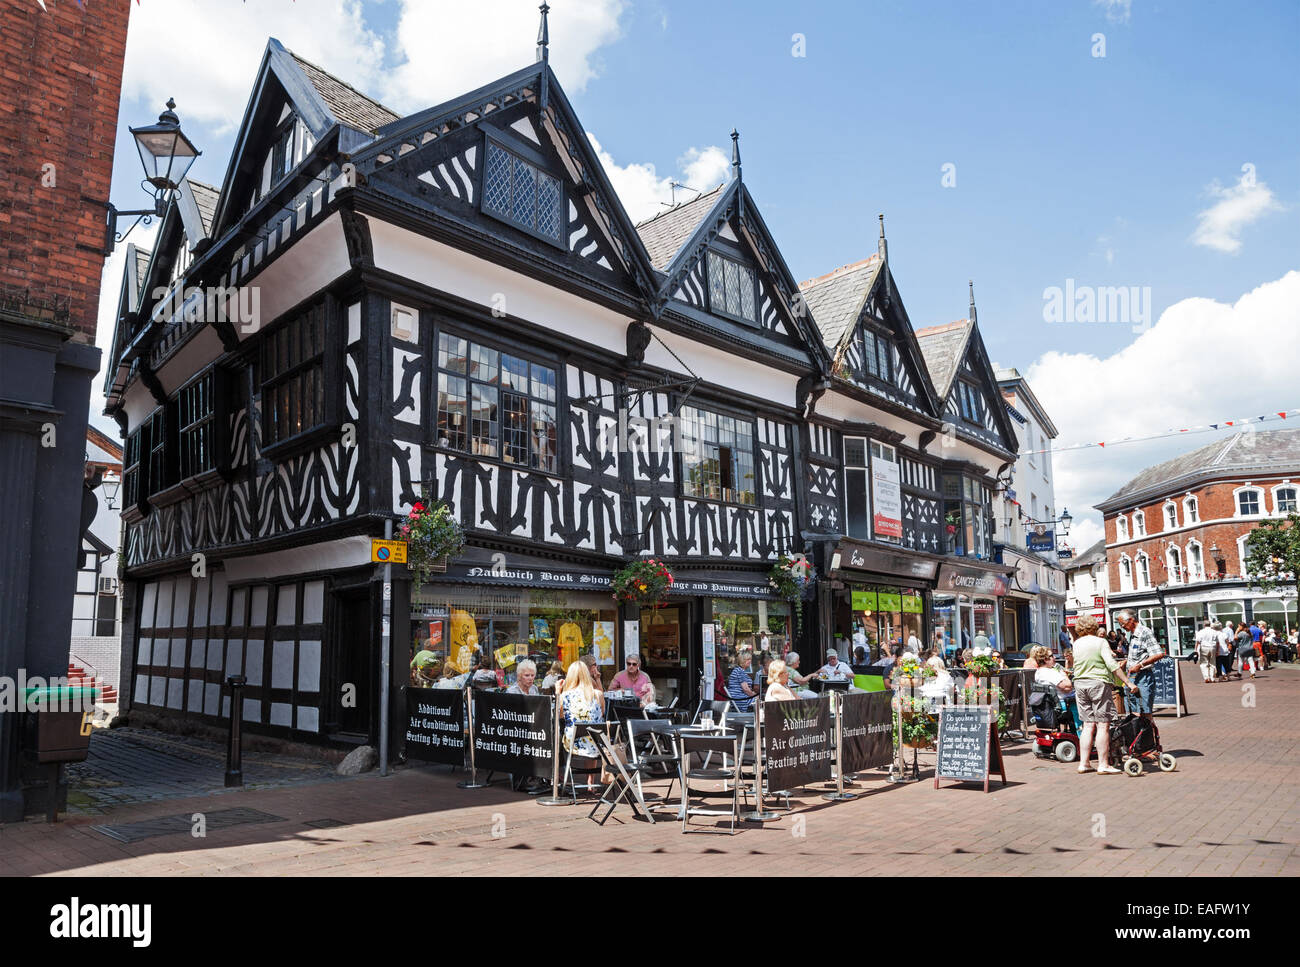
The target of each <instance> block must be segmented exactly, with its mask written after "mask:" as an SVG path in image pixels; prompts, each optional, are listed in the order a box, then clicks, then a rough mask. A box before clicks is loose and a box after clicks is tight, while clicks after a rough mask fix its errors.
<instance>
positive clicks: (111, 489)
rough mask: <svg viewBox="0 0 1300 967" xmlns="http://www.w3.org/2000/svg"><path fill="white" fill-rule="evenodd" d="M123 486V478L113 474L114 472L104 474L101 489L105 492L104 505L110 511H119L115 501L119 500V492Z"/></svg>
mask: <svg viewBox="0 0 1300 967" xmlns="http://www.w3.org/2000/svg"><path fill="white" fill-rule="evenodd" d="M121 486H122V478H121V477H119V476H118V475H117V474H115V473H113V471H111V470H110V471H109V472H108V473H106V474H104V479H103V481H101V483H100V487H101V488H102V489H103V491H104V504H105V506H106V507H107V508H108V509H109V510H117V504H115V503H114V501H115V500H117V492H118V490H119V489H120V488H121Z"/></svg>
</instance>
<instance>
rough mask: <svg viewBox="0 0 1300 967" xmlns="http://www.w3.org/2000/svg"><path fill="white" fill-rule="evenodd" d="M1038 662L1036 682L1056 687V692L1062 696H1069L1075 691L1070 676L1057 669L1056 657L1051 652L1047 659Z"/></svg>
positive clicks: (1035, 675) (1035, 673) (1035, 674)
mask: <svg viewBox="0 0 1300 967" xmlns="http://www.w3.org/2000/svg"><path fill="white" fill-rule="evenodd" d="M1038 661H1039V664H1038V668H1037V670H1035V672H1034V681H1035V682H1045V683H1046V684H1048V685H1055V686H1056V691H1057V693H1058V694H1060V695H1068V694H1069V693H1070V692H1072V691H1074V683H1073V682H1071V681H1070V679H1069V676H1067V675H1066V674H1065V672H1064V671H1062V670H1061V669H1059V668H1057V667H1056V656H1055V655H1053V654H1052V653H1051V652H1050V651H1049V652H1048V653H1047V655H1046V656H1045V657H1042V658H1040V659H1039V660H1038Z"/></svg>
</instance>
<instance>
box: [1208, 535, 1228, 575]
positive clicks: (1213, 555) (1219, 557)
mask: <svg viewBox="0 0 1300 967" xmlns="http://www.w3.org/2000/svg"><path fill="white" fill-rule="evenodd" d="M1210 559H1211V560H1213V561H1214V566H1215V567H1217V568H1218V569H1219V573H1218V574H1216V575H1215V579H1216V580H1219V581H1222V580H1223V574H1224V569H1225V568H1226V567H1227V563H1228V562H1227V559H1226V558H1225V557H1224V556H1223V551H1222V550H1220V548H1219V545H1218V544H1217V543H1215V544H1211V545H1210Z"/></svg>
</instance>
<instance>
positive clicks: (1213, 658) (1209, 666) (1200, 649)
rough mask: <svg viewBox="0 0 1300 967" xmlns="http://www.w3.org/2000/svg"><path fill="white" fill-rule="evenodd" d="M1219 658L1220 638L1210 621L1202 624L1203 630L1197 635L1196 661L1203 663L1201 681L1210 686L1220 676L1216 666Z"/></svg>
mask: <svg viewBox="0 0 1300 967" xmlns="http://www.w3.org/2000/svg"><path fill="white" fill-rule="evenodd" d="M1218 657H1219V636H1218V634H1216V633H1215V630H1214V628H1213V627H1212V626H1211V625H1210V623H1209V622H1208V621H1202V622H1201V630H1200V631H1198V632H1197V633H1196V660H1197V661H1199V662H1200V663H1201V680H1202V681H1204V682H1205V684H1207V685H1208V684H1210V682H1212V681H1214V680H1215V679H1216V678H1217V677H1218V676H1217V675H1216V674H1215V664H1216V663H1217V661H1218Z"/></svg>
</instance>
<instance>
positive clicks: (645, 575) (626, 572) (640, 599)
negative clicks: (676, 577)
mask: <svg viewBox="0 0 1300 967" xmlns="http://www.w3.org/2000/svg"><path fill="white" fill-rule="evenodd" d="M610 584H611V586H612V587H613V589H614V600H616V601H630V602H632V603H634V604H638V605H641V606H642V607H651V608H657V607H659V604H660V601H661V600H662V599H663V598H664V597H665V596H666V595H667V594H668V592H669V591H670V590H671V589H672V586H673V574H672V571H670V570H669V569H668V564H667V563H666V562H665V561H661V560H658V559H657V558H653V557H643V558H640V559H638V560H635V561H632V562H630V563H629V564H627V565H626V566H624V567H622V568H620V569H619V570H617V571H615V572H614V578H613V580H612V581H611V582H610Z"/></svg>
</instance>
